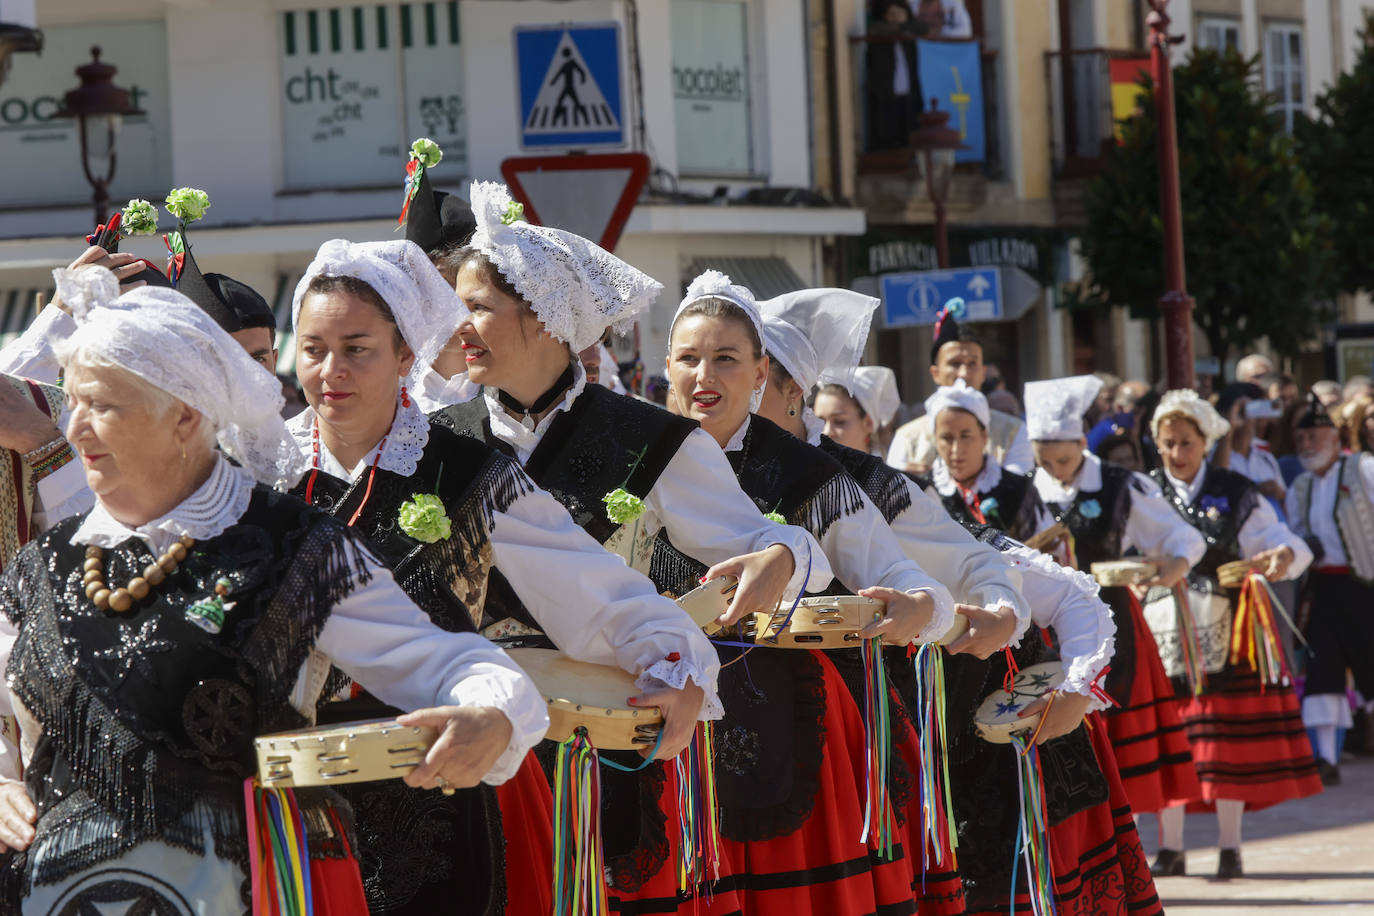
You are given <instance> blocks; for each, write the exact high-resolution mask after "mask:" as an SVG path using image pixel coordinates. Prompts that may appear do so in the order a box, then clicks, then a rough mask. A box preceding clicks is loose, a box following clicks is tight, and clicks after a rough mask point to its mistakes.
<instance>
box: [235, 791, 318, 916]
mask: <svg viewBox="0 0 1374 916" xmlns="http://www.w3.org/2000/svg"><path fill="white" fill-rule="evenodd" d="M243 803H244V812H245V814H246V815H247V818H248V854H249V862H248V871H249V881H250V883H251V886H252V894H253V916H310V914H311V913H313V912H315V902H314V893H313V888H312V887H311V884H310V850H309V846H308V844H307V841H306V830H305V819H304V817H302V815H301V809H300V806H299V805H298V804H296V795H295V793H294V792H292V791H291V790H290V789H273V788H263V787H261V786H259V785H258V784H257V782H256V781H255V780H253V779H246V780H244V783H243Z"/></svg>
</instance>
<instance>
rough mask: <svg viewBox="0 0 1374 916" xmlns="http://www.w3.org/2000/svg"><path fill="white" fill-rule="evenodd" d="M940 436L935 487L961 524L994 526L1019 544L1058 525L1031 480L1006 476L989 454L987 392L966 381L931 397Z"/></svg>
mask: <svg viewBox="0 0 1374 916" xmlns="http://www.w3.org/2000/svg"><path fill="white" fill-rule="evenodd" d="M926 415H927V416H929V417H930V422H931V424H932V426H933V428H934V432H935V454H936V458H935V463H934V464H933V465H931V468H930V479H931V485H932V486H933V487H934V489H935V492H936V493H938V494H939V495H940V501H941V502H943V503H944V504H945V509H946V511H948V512H949V514H950V515H951V516H952V517H953V518H954V520H955V521H957V522H959V523H960V524H964V525H967V524H970V523H977V524H980V525H992V526H993V527H994V528H997V529H998V530H1000V531H1004V532H1006V533H1007V534H1009V535H1011V536H1012V537H1013V538H1015V539H1016V540H1018V541H1025V540H1029V539H1030V538H1031V537H1033V536H1034V535H1036V534H1039V533H1040V532H1041V531H1044V530H1045V529H1046V528H1049V527H1050V526H1051V525H1053V524H1054V519H1053V518H1052V517H1051V516H1050V513H1049V510H1048V509H1046V508H1045V504H1044V503H1043V502H1041V500H1040V494H1039V493H1037V492H1036V489H1035V486H1034V484H1032V483H1031V480H1030V478H1029V477H1026V476H1024V475H1021V474H1011V473H1006V472H1004V471H1003V469H1002V465H1000V464H998V462H997V459H996V458H994V457H993V456H992V455H990V454H988V422H989V417H990V416H991V412H990V411H989V409H988V400H987V398H985V397H984V396H983V393H982V392H981V391H977V390H975V389H973V388H970V387H969V386H968V385H967V384H966V383H965V382H964V380H963V379H959V380H957V381H956V382H955V383H954V385H952V386H950V387H945V388H940V389H938V390H936V392H935V393H934V394H932V395H931V396H930V397H928V398H926Z"/></svg>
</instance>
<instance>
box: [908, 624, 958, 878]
mask: <svg viewBox="0 0 1374 916" xmlns="http://www.w3.org/2000/svg"><path fill="white" fill-rule="evenodd" d="M914 664H915V667H916V708H917V709H918V710H919V711H920V716H921V721H920V722H919V723H918V726H919V727H918V728H917V730H916V738H917V742H918V749H919V752H920V756H921V772H920V773H919V774H918V776H917V779H918V781H919V783H920V787H921V832H922V835H923V836H925V837H926V840H927V842H926V843H925V846H926V850H925V853H924V859H923V861H924V863H925V868H923V869H922V871H923V872H928V871H930V870H931V861H930V858H931V850H933V851H934V860H935V862H934V864H936V865H943V864H944V860H945V852H944V851H945V849H949V851H950V857H951V860H952V866H953V867H954V868H958V867H959V858H958V854H957V853H956V850H957V849H958V847H959V833H958V830H957V829H956V828H955V825H954V805H953V804H952V802H951V800H950V791H949V755H948V753H947V749H948V747H949V744H948V741H947V729H946V721H945V656H944V651H943V650H942V649H941V648H940V646H939V645H937V644H935V643H926V644H924V645H922V646H921V647H920V648H919V649H917V650H916V652H915V662H914Z"/></svg>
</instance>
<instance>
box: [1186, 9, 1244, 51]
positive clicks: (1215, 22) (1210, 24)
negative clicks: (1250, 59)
mask: <svg viewBox="0 0 1374 916" xmlns="http://www.w3.org/2000/svg"><path fill="white" fill-rule="evenodd" d="M1240 26H1241V23H1240V20H1239V19H1236V18H1234V17H1232V16H1212V15H1208V16H1199V17H1198V21H1197V35H1198V41H1197V46H1198V47H1199V48H1205V49H1207V50H1211V51H1219V52H1222V53H1225V51H1226V50H1227V48H1228V47H1230V46H1229V45H1227V44H1226V42H1225V36H1226V33H1227V32H1232V33H1234V34H1235V36H1236V44H1235V50H1236V52H1237V53H1238V54H1242V55H1243V54H1245V36H1244V35H1243V34H1242V33H1241V28H1240ZM1208 29H1216V30H1218V31H1219V32H1220V33H1221V35H1222V44H1221V45H1220V46H1217V45H1212V44H1207V43H1205V42H1203V41H1202V36H1204V35H1206V34H1207V30H1208Z"/></svg>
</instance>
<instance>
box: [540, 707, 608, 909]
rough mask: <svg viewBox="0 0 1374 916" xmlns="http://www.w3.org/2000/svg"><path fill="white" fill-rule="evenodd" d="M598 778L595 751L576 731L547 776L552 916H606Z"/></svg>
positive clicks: (584, 733)
mask: <svg viewBox="0 0 1374 916" xmlns="http://www.w3.org/2000/svg"><path fill="white" fill-rule="evenodd" d="M604 864H605V863H604V855H603V853H602V850H601V777H600V773H599V769H598V766H597V754H596V748H594V747H592V743H591V741H589V740H588V739H587V730H586V729H584V728H579V729H577V730H576V731H574V732H573V734H572V735H571V737H569V738H568V739H567V740H566V741H562V742H560V743H559V745H558V753H557V756H556V758H555V761H554V774H553V892H554V905H553V911H554V914H555V916H606V914H608V913H609V912H610V905H609V903H608V902H607V899H606V878H605V867H604Z"/></svg>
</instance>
